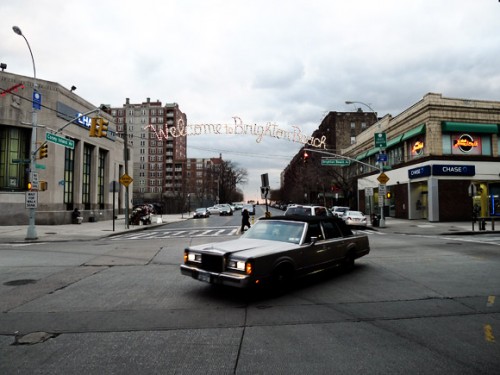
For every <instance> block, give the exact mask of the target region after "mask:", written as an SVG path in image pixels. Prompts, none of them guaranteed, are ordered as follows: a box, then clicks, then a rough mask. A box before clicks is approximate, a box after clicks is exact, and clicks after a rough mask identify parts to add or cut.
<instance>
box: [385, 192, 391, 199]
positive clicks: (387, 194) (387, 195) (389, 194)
mask: <svg viewBox="0 0 500 375" xmlns="http://www.w3.org/2000/svg"><path fill="white" fill-rule="evenodd" d="M385 197H386V198H387V199H391V197H392V194H391V192H390V191H388V192H387V193H385Z"/></svg>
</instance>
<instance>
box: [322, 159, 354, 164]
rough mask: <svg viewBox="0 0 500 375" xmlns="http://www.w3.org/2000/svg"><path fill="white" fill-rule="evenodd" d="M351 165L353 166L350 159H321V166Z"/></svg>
mask: <svg viewBox="0 0 500 375" xmlns="http://www.w3.org/2000/svg"><path fill="white" fill-rule="evenodd" d="M350 164H351V161H350V160H348V159H329V158H321V165H333V166H344V165H350Z"/></svg>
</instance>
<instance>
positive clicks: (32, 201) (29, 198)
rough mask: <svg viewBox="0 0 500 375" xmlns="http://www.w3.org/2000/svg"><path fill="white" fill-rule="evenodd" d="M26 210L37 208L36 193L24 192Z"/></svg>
mask: <svg viewBox="0 0 500 375" xmlns="http://www.w3.org/2000/svg"><path fill="white" fill-rule="evenodd" d="M26 208H38V191H27V192H26Z"/></svg>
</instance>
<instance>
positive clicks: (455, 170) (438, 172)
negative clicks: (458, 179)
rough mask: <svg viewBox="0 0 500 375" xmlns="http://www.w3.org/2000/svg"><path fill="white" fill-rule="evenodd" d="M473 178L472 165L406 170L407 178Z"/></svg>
mask: <svg viewBox="0 0 500 375" xmlns="http://www.w3.org/2000/svg"><path fill="white" fill-rule="evenodd" d="M431 175H432V176H469V177H470V176H475V175H476V167H475V166H474V165H442V164H434V165H432V166H431V165H424V166H423V167H419V168H413V169H409V170H408V178H409V179H410V180H411V179H416V178H422V177H428V176H431Z"/></svg>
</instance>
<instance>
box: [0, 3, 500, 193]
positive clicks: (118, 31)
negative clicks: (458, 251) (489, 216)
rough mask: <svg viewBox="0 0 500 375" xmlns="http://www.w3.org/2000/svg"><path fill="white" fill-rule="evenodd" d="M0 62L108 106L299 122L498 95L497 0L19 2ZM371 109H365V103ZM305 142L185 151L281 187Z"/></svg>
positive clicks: (222, 143)
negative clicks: (150, 104) (437, 98)
mask: <svg viewBox="0 0 500 375" xmlns="http://www.w3.org/2000/svg"><path fill="white" fill-rule="evenodd" d="M0 17H1V21H2V22H1V25H2V26H0V41H1V42H0V62H2V63H6V64H7V65H8V67H7V70H8V71H10V72H12V73H16V74H23V75H27V76H32V74H33V68H32V62H31V57H30V55H29V51H28V49H27V46H26V43H25V42H24V40H23V39H22V38H21V37H20V36H18V35H16V34H15V33H14V32H13V31H12V26H14V25H16V26H19V27H20V28H21V30H22V31H23V34H24V35H25V36H26V38H27V39H28V41H29V43H30V45H31V48H32V51H33V54H34V58H35V63H36V71H37V77H38V78H40V79H44V80H49V81H54V82H57V83H59V84H61V85H63V86H65V87H67V88H70V87H71V86H72V85H75V86H76V87H77V91H76V93H77V94H78V95H80V96H81V97H82V98H84V99H86V100H87V101H89V102H91V103H93V104H95V105H96V106H98V105H99V104H104V103H105V104H110V105H111V106H114V107H118V106H122V105H123V104H124V103H125V99H126V98H130V101H131V103H140V102H143V101H146V99H147V98H151V100H157V99H158V100H160V101H161V102H162V103H164V104H165V103H171V102H176V103H178V104H179V106H180V108H181V110H182V111H183V112H184V113H186V115H187V118H188V124H216V123H220V124H234V120H233V117H234V116H237V117H239V118H240V119H241V121H242V122H243V123H244V124H258V125H262V126H265V125H266V124H267V123H269V122H272V123H275V124H276V125H278V126H279V128H280V129H283V130H289V131H293V127H296V128H298V129H300V130H301V131H302V132H303V133H306V134H308V135H310V134H311V133H312V132H313V131H314V130H315V129H317V127H318V126H319V124H320V123H321V120H322V119H323V118H324V117H325V115H326V114H327V113H328V112H329V111H341V112H343V111H353V110H355V109H356V108H355V107H354V106H353V105H346V104H345V101H346V100H351V101H361V102H364V103H367V104H369V105H370V106H371V107H372V108H373V109H374V110H375V111H377V112H378V114H379V116H383V115H385V114H387V113H390V114H392V115H393V116H395V115H397V114H399V113H400V112H402V111H403V110H405V109H406V108H408V107H409V106H411V105H412V104H414V103H415V102H417V101H418V100H420V99H421V98H422V97H423V96H424V95H425V94H426V93H428V92H435V93H441V94H443V96H446V97H456V98H471V99H487V100H500V2H499V1H497V0H412V1H403V0H379V1H373V0H344V1H338V0H265V1H264V0H252V1H248V0H246V1H243V0H159V1H148V0H142V1H132V0H121V1H115V0H108V1H102V0H101V1H96V0H52V1H51V0H38V1H29V0H11V1H2V2H1V4H0ZM364 110H367V109H366V108H364ZM300 147H301V145H300V144H298V143H293V142H290V141H287V140H283V139H275V138H271V137H266V138H263V139H262V141H261V142H257V141H256V137H254V136H251V135H203V136H201V135H200V136H192V137H188V157H207V158H209V157H217V156H218V155H219V154H222V157H223V158H224V159H226V160H231V161H233V162H234V163H235V164H237V165H238V166H239V167H241V168H245V169H247V170H248V174H249V182H248V184H247V185H245V186H242V189H243V191H244V193H245V199H247V200H248V199H252V198H253V199H257V198H259V195H260V192H259V187H260V175H261V174H263V173H268V174H269V182H270V185H271V188H278V187H279V180H280V173H281V172H282V171H283V169H284V168H285V167H286V166H287V165H288V163H289V161H290V160H291V158H292V157H293V155H295V154H296V153H297V151H298V150H299V149H300Z"/></svg>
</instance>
